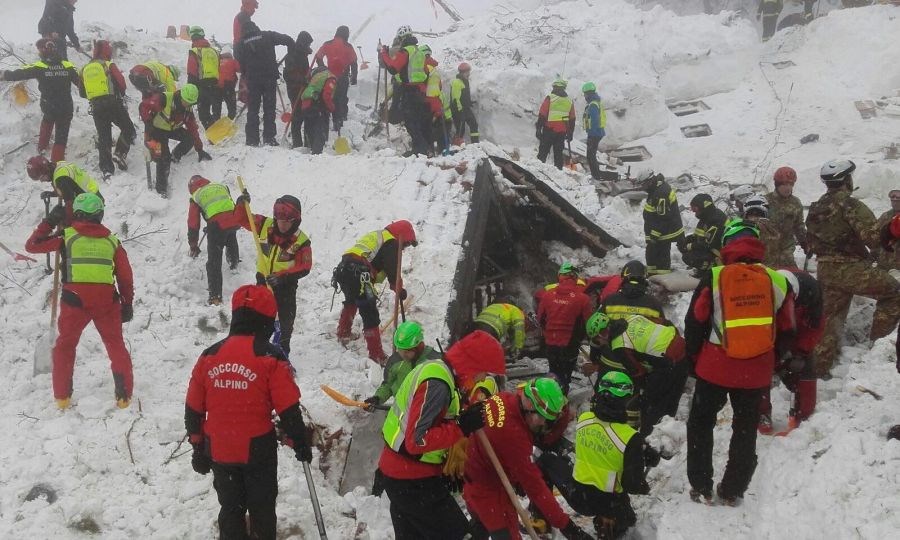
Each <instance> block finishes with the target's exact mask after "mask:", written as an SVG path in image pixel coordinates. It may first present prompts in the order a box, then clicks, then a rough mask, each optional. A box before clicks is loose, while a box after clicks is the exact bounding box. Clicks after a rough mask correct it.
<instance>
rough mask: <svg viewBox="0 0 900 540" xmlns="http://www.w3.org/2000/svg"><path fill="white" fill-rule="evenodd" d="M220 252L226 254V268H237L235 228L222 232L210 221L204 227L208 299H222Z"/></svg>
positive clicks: (237, 255)
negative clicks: (216, 297)
mask: <svg viewBox="0 0 900 540" xmlns="http://www.w3.org/2000/svg"><path fill="white" fill-rule="evenodd" d="M222 251H225V252H226V253H225V257H226V258H227V259H228V266H229V267H231V268H234V267H235V266H237V263H238V260H239V259H240V254H239V252H238V243H237V228H232V229H225V230H223V229H220V228H219V224H218V223H216V222H215V221H210V222H209V223H207V225H206V281H207V283H208V285H209V296H210V298H212V297H213V296H218V297H219V298H222Z"/></svg>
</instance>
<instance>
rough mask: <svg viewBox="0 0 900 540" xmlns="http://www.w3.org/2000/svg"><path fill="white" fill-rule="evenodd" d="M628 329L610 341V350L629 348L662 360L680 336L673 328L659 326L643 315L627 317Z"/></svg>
mask: <svg viewBox="0 0 900 540" xmlns="http://www.w3.org/2000/svg"><path fill="white" fill-rule="evenodd" d="M625 320H626V321H627V322H628V328H626V329H625V332H623V333H622V334H620V335H618V336H616V337H615V338H613V339H612V341H610V344H609V346H610V348H612V349H620V348H623V347H624V348H627V349H631V350H633V351H637V352H639V353H642V354H647V355H650V356H655V357H657V358H662V357H664V356H665V355H666V349H668V348H669V345H670V344H671V343H672V340H673V339H675V336H676V335H678V332H677V331H676V330H675V328H674V327H672V326H666V325H663V324H657V323H655V322H653V321H651V320H649V319H647V318H645V317H642V316H641V315H630V316H628V317H625Z"/></svg>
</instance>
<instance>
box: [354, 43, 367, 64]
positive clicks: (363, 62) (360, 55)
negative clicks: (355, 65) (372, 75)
mask: <svg viewBox="0 0 900 540" xmlns="http://www.w3.org/2000/svg"><path fill="white" fill-rule="evenodd" d="M356 48H357V49H358V50H359V59H360V60H362V62H360V64H359V69H369V63H368V62H366V59H365V58H364V57H363V52H362V47H360V46H359V45H357V46H356Z"/></svg>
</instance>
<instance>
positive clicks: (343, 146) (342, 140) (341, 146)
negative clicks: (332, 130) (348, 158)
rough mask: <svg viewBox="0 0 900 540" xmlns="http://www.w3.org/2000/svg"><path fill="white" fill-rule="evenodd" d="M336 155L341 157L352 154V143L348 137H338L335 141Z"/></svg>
mask: <svg viewBox="0 0 900 540" xmlns="http://www.w3.org/2000/svg"><path fill="white" fill-rule="evenodd" d="M334 153H335V154H337V155H339V156H343V155H346V154H349V153H350V142H349V141H348V140H347V137H338V138H337V139H335V140H334Z"/></svg>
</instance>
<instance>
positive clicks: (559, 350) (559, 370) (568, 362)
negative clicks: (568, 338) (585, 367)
mask: <svg viewBox="0 0 900 540" xmlns="http://www.w3.org/2000/svg"><path fill="white" fill-rule="evenodd" d="M580 344H581V342H580V341H576V342H575V343H569V344H568V345H566V346H562V347H560V346H554V345H545V346H544V350H545V351H546V353H547V360H548V362H549V364H550V373H552V374H553V375H554V376H555V377H556V379H557V381H558V382H559V385H560V386H562V389H563V392H565V393H566V394H568V393H569V384H570V383H571V382H572V370H573V369H575V364H576V362H577V361H578V346H579V345H580Z"/></svg>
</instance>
